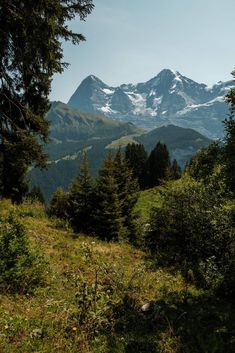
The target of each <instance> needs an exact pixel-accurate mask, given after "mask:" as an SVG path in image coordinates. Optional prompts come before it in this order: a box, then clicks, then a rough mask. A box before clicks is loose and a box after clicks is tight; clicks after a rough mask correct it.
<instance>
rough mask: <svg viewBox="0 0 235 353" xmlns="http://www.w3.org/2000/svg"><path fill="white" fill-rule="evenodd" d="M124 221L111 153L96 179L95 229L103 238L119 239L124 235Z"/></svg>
mask: <svg viewBox="0 0 235 353" xmlns="http://www.w3.org/2000/svg"><path fill="white" fill-rule="evenodd" d="M122 222H123V219H122V214H121V205H120V199H119V195H118V184H117V180H116V176H115V163H114V161H113V158H112V155H111V154H109V155H108V156H107V157H106V159H105V161H104V163H103V166H102V167H101V169H100V170H99V175H98V177H97V180H96V192H95V201H94V231H95V233H96V234H97V235H98V236H99V237H100V238H101V239H103V240H108V241H110V240H118V239H119V238H120V236H121V235H122V230H123V228H122Z"/></svg>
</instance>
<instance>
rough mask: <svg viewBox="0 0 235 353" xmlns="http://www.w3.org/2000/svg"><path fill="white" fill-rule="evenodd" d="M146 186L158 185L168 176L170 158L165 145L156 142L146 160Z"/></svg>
mask: <svg viewBox="0 0 235 353" xmlns="http://www.w3.org/2000/svg"><path fill="white" fill-rule="evenodd" d="M147 165H148V168H147V169H148V185H149V187H154V186H156V185H159V184H160V182H161V181H162V180H164V179H167V178H168V177H169V175H170V156H169V152H168V149H167V147H166V145H165V144H162V143H161V142H158V143H157V145H156V147H155V148H154V149H153V150H152V152H151V153H150V156H149V158H148V162H147Z"/></svg>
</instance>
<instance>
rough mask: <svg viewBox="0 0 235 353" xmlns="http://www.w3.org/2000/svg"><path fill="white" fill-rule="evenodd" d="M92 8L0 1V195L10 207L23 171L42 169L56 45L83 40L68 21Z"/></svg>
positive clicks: (59, 54)
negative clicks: (6, 200)
mask: <svg viewBox="0 0 235 353" xmlns="http://www.w3.org/2000/svg"><path fill="white" fill-rule="evenodd" d="M92 8H93V5H92V0H77V1H75V0H66V1H57V0H56V1H55V0H37V1H34V0H27V1H26V0H21V1H19V0H12V1H7V0H0V82H1V83H0V163H1V165H0V172H1V175H0V180H1V185H0V187H1V189H0V191H1V194H2V196H4V197H9V198H11V199H12V200H13V201H17V202H20V201H21V199H22V194H24V193H25V192H26V189H27V188H26V186H25V184H26V181H25V178H24V176H25V174H26V172H27V169H28V166H30V165H31V164H32V163H33V164H34V165H35V166H39V167H45V166H46V164H45V158H46V156H45V154H44V153H43V144H44V143H45V142H47V137H48V122H47V121H46V120H45V118H44V117H45V114H46V112H47V111H48V110H49V107H50V104H49V99H48V96H49V93H50V89H51V80H52V77H53V75H54V74H55V73H61V72H62V71H63V70H64V68H65V67H66V65H67V64H66V63H63V61H62V60H63V50H62V44H61V41H62V40H66V41H72V43H73V44H78V43H79V42H80V41H81V40H84V39H85V38H84V36H83V35H81V34H77V33H74V32H73V31H71V30H70V29H69V28H68V21H70V20H72V19H74V18H75V16H77V15H78V16H79V17H80V19H81V20H84V19H85V17H86V16H87V15H88V14H89V13H90V12H91V10H92Z"/></svg>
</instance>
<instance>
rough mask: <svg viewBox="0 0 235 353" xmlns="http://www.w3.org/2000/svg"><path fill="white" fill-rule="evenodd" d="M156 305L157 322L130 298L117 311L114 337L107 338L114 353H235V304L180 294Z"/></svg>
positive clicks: (168, 295)
mask: <svg viewBox="0 0 235 353" xmlns="http://www.w3.org/2000/svg"><path fill="white" fill-rule="evenodd" d="M155 305H156V306H157V307H158V308H159V315H158V317H157V318H153V316H152V315H149V316H148V315H147V316H146V315H144V314H143V313H141V312H140V310H139V308H138V307H137V305H136V303H135V301H134V300H133V299H130V298H128V297H126V298H125V300H124V301H123V304H122V305H119V306H117V307H116V310H115V312H116V316H117V321H116V322H117V323H116V325H115V330H114V334H113V336H112V337H110V336H109V337H107V341H108V343H109V344H110V347H109V351H110V353H111V352H112V353H113V352H123V353H181V352H182V353H234V352H235V307H234V303H231V302H228V301H226V300H225V299H218V298H215V297H212V296H209V295H208V294H207V295H206V294H204V295H203V296H200V297H195V296H192V295H191V294H190V293H187V292H179V293H167V294H166V296H165V298H164V299H162V300H157V301H155ZM120 342H122V344H121V345H120ZM118 346H119V349H118V348H117V347H118ZM115 347H116V348H115Z"/></svg>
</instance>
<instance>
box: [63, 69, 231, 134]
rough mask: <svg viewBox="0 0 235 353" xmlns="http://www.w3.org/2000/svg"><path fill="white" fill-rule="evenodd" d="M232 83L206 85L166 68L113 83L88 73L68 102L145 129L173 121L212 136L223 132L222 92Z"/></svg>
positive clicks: (84, 109)
mask: <svg viewBox="0 0 235 353" xmlns="http://www.w3.org/2000/svg"><path fill="white" fill-rule="evenodd" d="M232 86H233V81H227V82H222V81H219V82H218V83H216V84H214V85H213V86H211V87H209V86H207V85H206V84H204V83H197V82H196V81H194V80H192V79H190V78H187V77H186V76H183V75H181V74H180V73H179V72H178V71H173V70H170V69H164V70H162V71H161V72H160V73H159V74H158V75H156V76H155V77H153V78H151V79H150V80H148V81H146V82H142V83H137V84H131V83H128V84H121V85H120V86H117V87H113V86H108V85H107V84H106V83H104V82H103V81H102V80H101V79H99V78H98V77H96V76H94V75H90V76H88V77H86V78H85V79H84V80H83V81H82V82H81V84H80V85H79V86H78V88H77V89H76V91H75V92H74V94H73V95H72V96H71V98H70V99H69V101H68V105H70V106H72V107H74V108H77V109H80V110H81V111H85V112H90V113H96V114H97V113H99V114H105V115H107V116H109V117H111V118H113V119H117V120H121V121H129V122H133V123H134V124H135V125H137V126H139V127H142V128H145V129H154V128H156V127H160V126H163V125H169V124H173V125H177V126H181V127H184V128H192V129H195V130H197V131H198V132H200V133H202V134H203V135H205V136H207V137H209V138H214V139H215V138H220V137H222V135H223V124H222V121H223V120H224V119H225V118H226V114H227V113H228V106H227V104H226V103H225V101H224V96H225V94H226V93H227V91H228V90H229V88H230V87H232Z"/></svg>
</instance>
